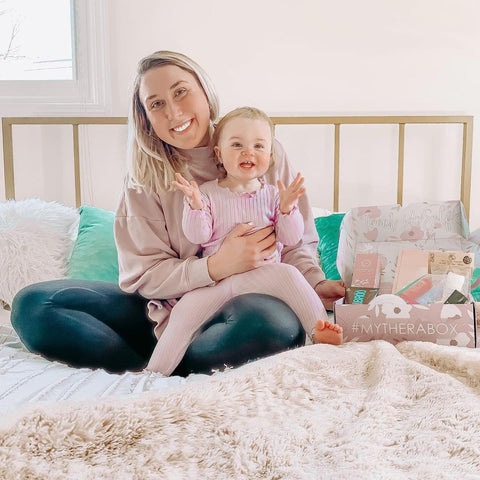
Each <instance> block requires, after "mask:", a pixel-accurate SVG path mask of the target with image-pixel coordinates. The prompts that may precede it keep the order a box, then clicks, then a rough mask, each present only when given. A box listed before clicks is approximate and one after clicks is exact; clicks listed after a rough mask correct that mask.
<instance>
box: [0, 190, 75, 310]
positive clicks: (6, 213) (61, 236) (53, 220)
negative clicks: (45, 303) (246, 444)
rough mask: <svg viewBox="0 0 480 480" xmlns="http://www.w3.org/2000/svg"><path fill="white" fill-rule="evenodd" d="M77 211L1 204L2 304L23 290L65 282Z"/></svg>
mask: <svg viewBox="0 0 480 480" xmlns="http://www.w3.org/2000/svg"><path fill="white" fill-rule="evenodd" d="M78 221H79V214H78V212H77V210H76V209H75V208H72V207H66V206H64V205H61V204H59V203H56V202H45V201H43V200H39V199H28V200H21V201H15V200H7V201H6V202H3V203H0V300H1V301H3V302H5V303H6V304H8V305H11V304H12V300H13V297H14V296H15V294H16V293H17V292H18V291H19V290H20V289H22V288H23V287H25V286H27V285H30V284H32V283H37V282H42V281H45V280H53V279H57V278H63V277H64V276H65V272H66V267H67V258H68V256H69V255H70V254H71V251H72V249H73V245H74V242H75V236H76V232H77V228H78Z"/></svg>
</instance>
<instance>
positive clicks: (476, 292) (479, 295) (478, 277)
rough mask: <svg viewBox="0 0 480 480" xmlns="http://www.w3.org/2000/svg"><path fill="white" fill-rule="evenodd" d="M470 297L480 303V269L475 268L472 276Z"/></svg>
mask: <svg viewBox="0 0 480 480" xmlns="http://www.w3.org/2000/svg"><path fill="white" fill-rule="evenodd" d="M472 297H473V299H474V300H475V301H476V302H480V268H475V270H474V271H473V275H472Z"/></svg>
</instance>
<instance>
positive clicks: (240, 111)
mask: <svg viewBox="0 0 480 480" xmlns="http://www.w3.org/2000/svg"><path fill="white" fill-rule="evenodd" d="M234 118H248V119H250V120H263V121H264V122H266V123H267V124H268V126H269V127H270V131H271V132H272V144H271V146H270V147H271V155H270V157H271V158H270V165H269V167H268V168H269V169H270V168H271V167H272V166H273V164H274V163H275V154H274V152H275V148H274V143H273V140H274V137H275V126H274V125H273V122H272V120H271V119H270V117H269V116H268V115H267V114H266V113H265V112H263V111H262V110H260V109H258V108H255V107H240V108H236V109H235V110H232V111H230V112H228V113H227V114H226V115H225V116H224V117H222V118H221V119H220V121H219V122H218V123H217V125H216V126H215V131H214V133H213V137H212V144H213V146H214V147H215V146H217V145H218V142H219V141H220V137H221V135H222V132H223V130H224V129H225V125H227V123H228V122H229V121H230V120H233V119H234Z"/></svg>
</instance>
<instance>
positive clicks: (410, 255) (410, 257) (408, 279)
mask: <svg viewBox="0 0 480 480" xmlns="http://www.w3.org/2000/svg"><path fill="white" fill-rule="evenodd" d="M429 253H430V252H429V250H413V249H412V250H409V249H402V250H400V252H398V257H397V264H396V267H395V278H394V280H393V289H392V293H397V292H399V291H400V290H402V289H403V288H405V287H406V286H407V285H410V284H411V283H412V282H414V281H415V280H417V279H419V278H421V277H423V276H424V275H426V274H427V273H428V256H429Z"/></svg>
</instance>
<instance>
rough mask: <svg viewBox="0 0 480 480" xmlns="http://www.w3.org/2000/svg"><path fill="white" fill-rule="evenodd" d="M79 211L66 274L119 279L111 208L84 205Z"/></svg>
mask: <svg viewBox="0 0 480 480" xmlns="http://www.w3.org/2000/svg"><path fill="white" fill-rule="evenodd" d="M79 213H80V223H79V226H78V237H77V240H76V242H75V246H74V247H73V252H72V255H71V257H70V260H69V262H68V267H67V277H68V278H75V279H80V280H101V281H104V282H110V283H118V257H117V247H116V245H115V239H114V236H113V221H114V219H115V214H114V212H110V211H107V210H102V209H101V208H96V207H90V206H88V205H83V206H81V207H80V209H79Z"/></svg>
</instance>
